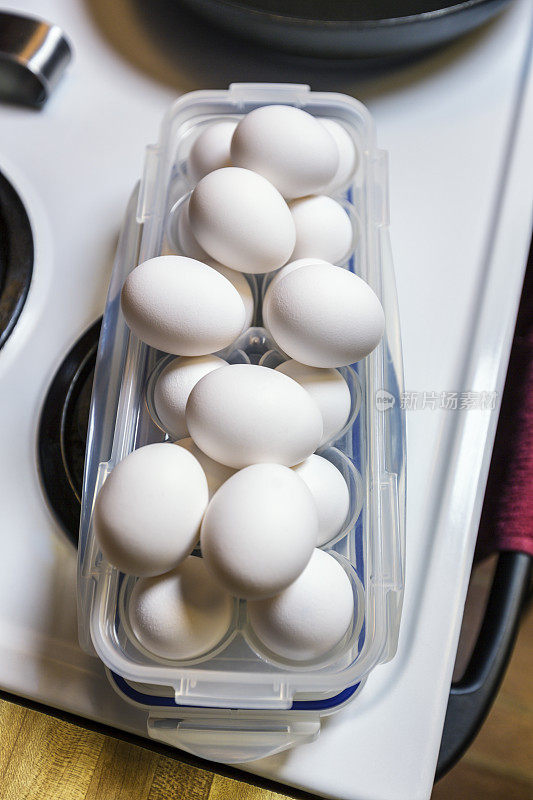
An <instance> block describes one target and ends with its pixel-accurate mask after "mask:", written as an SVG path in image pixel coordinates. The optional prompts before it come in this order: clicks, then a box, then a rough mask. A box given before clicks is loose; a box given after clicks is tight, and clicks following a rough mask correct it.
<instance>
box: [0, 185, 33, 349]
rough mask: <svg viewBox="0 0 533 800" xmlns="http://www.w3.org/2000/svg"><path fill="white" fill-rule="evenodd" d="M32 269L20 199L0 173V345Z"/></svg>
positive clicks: (30, 241)
mask: <svg viewBox="0 0 533 800" xmlns="http://www.w3.org/2000/svg"><path fill="white" fill-rule="evenodd" d="M32 272H33V234H32V231H31V225H30V220H29V219H28V215H27V213H26V209H25V208H24V205H23V204H22V200H21V199H20V197H19V196H18V194H17V192H16V191H15V189H14V188H13V186H12V185H11V184H10V183H9V181H8V180H7V178H5V177H4V176H3V175H2V174H0V348H2V347H3V346H4V344H5V343H6V341H7V339H8V337H9V336H10V334H11V333H12V331H13V328H14V327H15V325H16V322H17V320H18V318H19V316H20V312H21V311H22V308H23V306H24V303H25V302H26V297H27V295H28V290H29V288H30V283H31V276H32Z"/></svg>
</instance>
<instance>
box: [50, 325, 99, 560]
mask: <svg viewBox="0 0 533 800" xmlns="http://www.w3.org/2000/svg"><path fill="white" fill-rule="evenodd" d="M100 324H101V320H97V322H95V323H94V325H92V327H91V328H89V330H88V331H86V333H84V334H83V336H82V337H81V338H80V339H78V341H77V342H76V344H75V345H74V347H73V348H72V349H71V350H70V352H69V353H68V354H67V356H66V357H65V359H64V360H63V362H62V364H61V366H60V367H59V369H58V371H57V372H56V374H55V377H54V379H53V381H52V383H51V385H50V388H49V389H48V394H47V395H46V399H45V401H44V406H43V410H42V413H41V421H40V424H39V445H38V447H39V466H40V470H41V479H42V482H43V486H44V489H45V492H46V495H47V498H48V501H49V503H50V505H51V507H52V510H53V511H54V513H55V515H56V517H57V518H58V520H59V522H60V523H61V525H62V526H63V528H64V530H65V533H66V534H67V535H68V536H69V538H70V539H71V540H72V541H73V543H74V544H77V542H78V528H79V524H80V504H81V489H82V482H83V464H84V460H85V440H86V436H87V423H88V421H89V407H90V403H91V391H92V386H93V377H94V365H95V361H96V350H97V348H98V337H99V336H100Z"/></svg>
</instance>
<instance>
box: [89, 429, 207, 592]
mask: <svg viewBox="0 0 533 800" xmlns="http://www.w3.org/2000/svg"><path fill="white" fill-rule="evenodd" d="M207 502H208V489H207V480H206V477H205V475H204V473H203V470H202V468H201V466H200V464H199V463H198V461H197V460H196V459H195V458H194V456H192V455H191V453H188V452H187V451H186V450H184V449H183V448H181V447H174V445H171V444H168V443H158V444H149V445H146V446H145V447H140V448H139V449H138V450H134V451H133V452H132V453H130V454H129V455H128V456H126V458H125V459H124V460H123V461H121V462H120V463H119V464H117V465H116V467H115V468H114V470H113V471H112V472H111V474H110V475H109V477H108V478H107V479H106V481H105V483H104V485H103V486H102V488H101V489H100V491H99V492H98V495H97V498H96V503H95V507H94V531H95V536H96V539H97V541H98V544H99V545H100V547H101V549H102V551H103V553H104V555H105V557H106V558H107V560H108V561H109V562H110V563H111V564H113V565H114V566H115V567H117V568H118V569H119V570H121V571H122V572H127V573H130V574H131V575H140V576H142V577H150V576H152V575H160V574H162V573H163V572H168V570H170V569H173V568H174V567H176V566H177V565H178V564H179V563H180V562H181V561H183V559H184V558H185V557H186V556H188V555H189V553H190V552H191V550H192V549H193V547H194V546H195V544H196V542H197V541H198V534H199V531H200V524H201V522H202V517H203V515H204V511H205V509H206V507H207Z"/></svg>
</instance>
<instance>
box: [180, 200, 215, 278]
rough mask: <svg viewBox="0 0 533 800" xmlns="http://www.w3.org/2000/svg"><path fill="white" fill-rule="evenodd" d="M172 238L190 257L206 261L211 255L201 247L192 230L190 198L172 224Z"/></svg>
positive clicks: (181, 251) (183, 252)
mask: <svg viewBox="0 0 533 800" xmlns="http://www.w3.org/2000/svg"><path fill="white" fill-rule="evenodd" d="M172 238H173V239H174V243H175V245H176V246H177V249H178V250H179V252H180V253H182V254H183V255H184V256H187V257H188V258H195V259H196V260H197V261H202V262H203V263H204V264H205V263H206V261H207V259H208V258H209V256H208V255H207V253H206V252H205V250H204V249H203V247H200V245H199V244H198V242H197V241H196V239H195V237H194V233H193V232H192V228H191V222H190V220H189V200H186V201H185V202H184V203H182V205H181V206H180V208H179V209H178V211H177V215H176V217H175V219H174V220H173V224H172Z"/></svg>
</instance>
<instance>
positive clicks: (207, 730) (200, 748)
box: [147, 716, 320, 764]
mask: <svg viewBox="0 0 533 800" xmlns="http://www.w3.org/2000/svg"><path fill="white" fill-rule="evenodd" d="M147 728H148V735H149V736H150V738H151V739H156V740H157V741H159V742H164V743H165V744H169V745H171V746H172V747H178V748H180V749H181V750H186V751H187V752H188V753H193V755H196V756H199V757H200V758H207V759H209V760H210V761H220V762H223V763H225V764H240V763H244V762H246V761H255V760H256V759H258V758H265V757H266V756H270V755H274V753H280V752H281V751H282V750H287V749H288V748H289V747H294V746H295V745H298V744H304V743H305V742H312V741H313V739H316V737H317V736H318V734H319V732H320V720H319V718H312V719H309V720H297V721H295V722H280V723H275V722H273V721H271V720H268V719H264V720H258V719H257V718H250V719H248V720H247V719H246V718H242V717H238V718H232V717H227V718H216V717H209V716H206V717H202V718H195V719H190V718H189V719H178V718H176V717H164V716H159V717H152V716H149V717H148V722H147Z"/></svg>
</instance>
